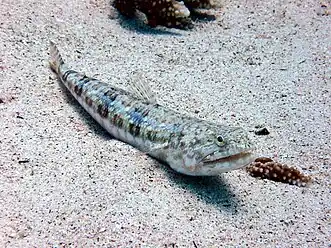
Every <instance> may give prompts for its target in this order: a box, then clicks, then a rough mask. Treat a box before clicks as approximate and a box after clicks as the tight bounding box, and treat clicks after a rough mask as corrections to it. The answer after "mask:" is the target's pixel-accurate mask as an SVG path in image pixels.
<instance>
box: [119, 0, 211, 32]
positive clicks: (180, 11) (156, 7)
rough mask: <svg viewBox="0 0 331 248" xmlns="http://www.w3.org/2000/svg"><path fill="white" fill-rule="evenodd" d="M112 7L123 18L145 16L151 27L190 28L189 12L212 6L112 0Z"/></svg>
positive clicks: (196, 0)
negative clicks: (138, 13) (137, 13)
mask: <svg viewBox="0 0 331 248" xmlns="http://www.w3.org/2000/svg"><path fill="white" fill-rule="evenodd" d="M113 6H114V7H115V8H116V9H117V10H118V11H119V13H121V14H122V15H123V16H126V17H129V18H132V17H134V16H135V13H136V11H137V10H138V11H140V12H142V13H144V14H145V16H146V18H147V23H148V24H149V25H150V26H151V27H156V26H158V25H160V26H165V27H168V28H182V29H185V28H192V27H193V24H192V20H191V16H190V14H191V12H194V13H196V12H197V10H198V9H209V8H212V7H213V6H214V3H213V2H212V1H211V0H184V1H176V0H114V2H113Z"/></svg>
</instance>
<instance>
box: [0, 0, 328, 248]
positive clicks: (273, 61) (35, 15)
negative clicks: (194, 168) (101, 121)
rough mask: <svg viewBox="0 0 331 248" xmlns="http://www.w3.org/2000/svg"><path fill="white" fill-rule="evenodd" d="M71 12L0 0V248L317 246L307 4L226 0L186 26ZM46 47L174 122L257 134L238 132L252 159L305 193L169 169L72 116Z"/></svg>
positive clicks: (321, 24)
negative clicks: (139, 79) (298, 176)
mask: <svg viewBox="0 0 331 248" xmlns="http://www.w3.org/2000/svg"><path fill="white" fill-rule="evenodd" d="M82 2H83V3H82ZM82 2H81V1H71V0H67V1H63V0H52V1H46V2H45V1H37V0H25V1H23V0H2V1H1V6H0V47H1V50H0V76H1V83H0V98H1V99H2V100H3V103H0V118H1V119H0V120H1V121H0V146H1V150H0V247H69V246H72V247H92V246H94V247H119V246H121V247H132V246H135V247H138V246H140V245H141V246H143V247H220V246H224V247H234V246H236V247H246V246H247V247H328V246H330V244H331V241H330V237H331V224H330V223H331V216H330V215H331V192H330V188H331V184H330V182H331V176H330V164H331V155H330V153H331V152H330V151H331V143H330V140H331V103H330V99H331V86H330V85H331V81H330V75H331V71H330V64H331V59H330V56H331V52H330V50H331V49H330V44H331V35H330V34H331V19H330V18H331V16H330V15H321V13H322V12H323V11H324V12H325V10H323V9H321V8H320V6H321V4H320V2H319V1H317V0H310V1H307V0H306V1H300V0H293V1H254V0H251V1H239V0H237V1H226V2H224V3H223V6H224V8H223V9H222V10H220V11H217V14H218V18H217V21H214V22H208V23H203V22H198V23H195V29H193V30H191V31H180V30H167V29H163V28H161V29H159V31H156V30H151V29H149V28H144V27H142V26H139V25H138V26H137V24H136V22H126V21H123V20H121V19H119V18H118V16H117V14H116V11H114V10H113V9H112V7H110V4H109V2H108V0H107V1H106V0H105V1H101V0H94V1H93V0H90V1H82ZM325 2H327V1H325ZM329 4H330V2H329ZM326 11H327V10H326ZM329 11H330V6H329ZM329 13H330V12H329ZM169 31H170V32H169ZM50 39H52V40H54V41H55V42H56V43H57V44H58V46H59V48H60V50H61V52H62V54H63V56H64V58H65V60H66V61H67V62H68V63H69V64H70V65H72V66H73V68H75V69H77V70H80V71H83V72H85V73H87V74H88V75H90V76H95V77H97V78H99V79H103V80H105V81H109V82H110V83H113V84H117V85H121V86H123V87H125V86H126V85H127V82H128V80H130V78H133V77H134V76H133V75H132V73H133V72H134V71H137V72H138V73H135V75H136V76H137V75H139V74H140V75H142V76H143V77H147V78H148V79H149V80H150V84H151V85H152V87H153V88H154V91H155V92H156V93H157V95H158V99H159V100H160V102H162V103H163V104H165V105H167V106H169V107H172V108H175V109H177V110H178V111H182V112H185V111H186V112H189V113H192V115H197V116H200V117H201V118H205V119H208V120H211V121H215V122H220V123H225V124H229V125H239V126H242V127H244V128H246V129H247V130H249V131H254V129H255V128H254V127H255V126H256V125H263V126H266V127H267V128H268V129H269V130H270V131H271V134H270V135H268V136H254V135H253V132H252V139H254V140H255V143H256V144H257V146H258V153H259V154H260V155H266V156H271V157H273V158H276V160H278V161H280V162H283V163H286V164H289V165H295V166H296V167H298V168H300V169H301V170H302V171H303V172H304V173H306V174H308V175H312V176H313V177H314V178H315V182H314V183H313V184H312V185H311V187H309V188H299V187H296V186H290V185H286V184H281V183H275V182H272V181H266V180H259V179H255V178H252V177H250V176H249V175H248V174H247V173H246V172H245V171H244V170H239V171H234V172H230V173H226V174H223V175H220V176H219V177H213V178H190V177H184V176H181V175H178V174H175V173H174V172H173V171H172V170H171V169H169V168H168V167H167V166H165V165H162V164H159V163H157V162H156V161H155V160H153V159H151V158H149V157H147V156H146V155H144V154H142V153H141V152H139V151H138V150H136V149H135V148H133V147H131V146H129V145H127V144H124V143H122V142H119V141H116V140H112V139H111V138H110V136H109V135H108V134H107V133H106V132H105V131H103V130H102V128H101V127H100V126H99V125H98V124H97V123H96V122H95V121H93V119H92V118H91V117H90V116H89V115H88V114H87V113H86V112H84V110H83V109H82V108H81V107H80V106H79V105H78V104H77V103H76V102H75V101H74V99H73V97H71V96H70V95H69V94H68V92H67V91H66V90H65V89H64V88H63V87H62V86H61V85H60V83H59V81H58V80H57V79H56V77H55V75H54V74H53V73H52V72H51V71H50V70H49V68H48V46H49V40H50ZM195 111H196V112H198V113H195Z"/></svg>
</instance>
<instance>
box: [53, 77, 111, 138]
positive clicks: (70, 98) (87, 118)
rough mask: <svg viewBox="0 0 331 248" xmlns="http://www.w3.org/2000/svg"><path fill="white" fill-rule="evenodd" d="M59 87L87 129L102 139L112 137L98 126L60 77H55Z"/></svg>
mask: <svg viewBox="0 0 331 248" xmlns="http://www.w3.org/2000/svg"><path fill="white" fill-rule="evenodd" d="M57 80H58V83H59V86H60V89H61V91H62V93H63V96H64V98H65V101H66V102H68V103H69V104H70V105H71V106H73V107H74V110H75V112H77V113H78V114H79V116H80V118H81V120H82V121H83V122H84V124H85V125H86V126H88V127H89V129H90V130H91V131H92V132H93V133H95V134H97V135H98V136H100V137H101V138H102V139H104V140H111V139H114V137H113V136H111V135H110V134H109V133H108V132H107V131H106V130H105V129H104V128H103V127H101V126H100V124H99V123H98V122H97V121H96V120H94V118H93V117H92V116H91V115H90V114H89V113H88V112H87V111H86V110H85V109H84V108H83V107H82V106H81V105H80V104H79V102H78V101H77V100H76V99H75V97H74V96H73V95H72V94H71V93H70V91H69V90H68V89H67V87H66V86H65V85H64V84H63V83H62V82H61V81H60V79H57Z"/></svg>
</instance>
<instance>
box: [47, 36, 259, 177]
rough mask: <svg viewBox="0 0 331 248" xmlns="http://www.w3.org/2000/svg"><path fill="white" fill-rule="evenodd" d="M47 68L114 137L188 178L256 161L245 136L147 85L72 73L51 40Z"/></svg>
mask: <svg viewBox="0 0 331 248" xmlns="http://www.w3.org/2000/svg"><path fill="white" fill-rule="evenodd" d="M49 64H50V68H51V69H52V70H53V71H54V72H55V73H56V75H57V76H58V77H59V79H60V80H61V81H62V83H63V84H64V85H65V86H66V88H67V89H68V90H69V91H70V93H71V94H72V95H73V96H74V98H75V99H76V100H77V101H78V102H79V103H80V105H81V106H82V107H83V108H84V109H85V110H86V111H87V112H88V113H89V114H90V115H91V116H92V117H93V118H94V119H95V120H96V121H97V122H98V123H99V124H100V125H101V126H102V127H103V128H104V129H106V130H107V131H108V132H109V134H110V135H111V136H113V137H114V138H115V139H117V140H120V141H122V142H125V143H127V144H130V145H131V146H133V147H135V148H137V149H138V150H140V151H141V152H143V153H145V154H147V155H149V156H151V157H153V158H155V159H157V160H158V161H161V162H162V163H164V164H168V165H169V166H170V167H171V168H172V169H173V170H175V171H176V172H178V173H181V174H185V175H189V176H214V175H218V174H220V173H223V172H228V171H231V170H235V169H239V168H242V167H244V166H246V165H248V164H249V163H251V162H253V161H254V159H255V155H254V145H253V143H252V142H251V140H250V139H249V138H248V134H247V132H246V131H245V130H244V129H243V128H241V127H236V126H233V127H232V126H227V125H221V124H218V123H214V122H211V121H207V120H204V119H199V118H197V117H194V116H191V115H189V114H183V113H180V112H177V111H175V110H173V109H171V108H168V107H166V106H163V105H161V104H159V103H158V102H157V101H156V99H155V97H154V94H153V92H152V91H151V90H150V88H151V87H150V86H149V85H145V84H143V83H139V81H138V82H136V83H132V85H131V89H130V90H126V89H122V88H120V87H117V86H115V85H111V84H108V83H105V82H101V81H100V80H98V79H95V78H92V77H88V76H86V75H85V74H83V73H80V72H78V71H75V70H72V69H71V68H69V67H68V65H67V64H65V63H64V60H63V59H62V57H61V55H60V52H59V50H58V48H57V46H56V45H55V43H54V42H53V41H51V42H50V60H49Z"/></svg>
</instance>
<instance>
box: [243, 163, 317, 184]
mask: <svg viewBox="0 0 331 248" xmlns="http://www.w3.org/2000/svg"><path fill="white" fill-rule="evenodd" d="M246 170H247V171H248V172H249V173H250V175H251V176H253V177H260V178H266V179H270V180H273V181H277V182H283V183H288V184H293V185H297V186H302V187H305V186H306V185H307V184H309V183H310V182H311V178H310V177H309V176H305V175H304V174H302V173H301V172H300V171H299V170H297V169H296V168H294V167H289V166H287V165H283V164H280V163H277V162H275V161H273V160H272V159H271V158H265V157H261V158H257V159H256V160H255V161H254V162H253V163H251V164H250V165H249V166H248V167H246Z"/></svg>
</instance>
